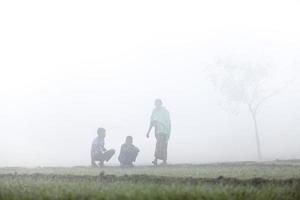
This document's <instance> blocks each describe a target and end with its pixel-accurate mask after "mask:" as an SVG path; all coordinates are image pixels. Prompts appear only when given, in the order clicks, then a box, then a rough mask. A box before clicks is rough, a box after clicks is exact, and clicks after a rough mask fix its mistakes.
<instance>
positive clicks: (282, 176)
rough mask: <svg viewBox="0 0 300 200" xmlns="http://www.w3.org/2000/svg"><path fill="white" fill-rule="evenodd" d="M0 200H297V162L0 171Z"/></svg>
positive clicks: (299, 166) (299, 188) (299, 177)
mask: <svg viewBox="0 0 300 200" xmlns="http://www.w3.org/2000/svg"><path fill="white" fill-rule="evenodd" d="M0 199H122V200H124V199H249V200H250V199H251V200H252V199H264V200H265V199H278V200H279V199H280V200H282V199H283V200H284V199H300V161H277V162H262V163H255V162H240V163H217V164H205V165H171V166H168V167H158V168H154V167H149V166H139V167H136V168H134V169H121V168H119V167H105V168H102V169H92V168H88V167H73V168H0Z"/></svg>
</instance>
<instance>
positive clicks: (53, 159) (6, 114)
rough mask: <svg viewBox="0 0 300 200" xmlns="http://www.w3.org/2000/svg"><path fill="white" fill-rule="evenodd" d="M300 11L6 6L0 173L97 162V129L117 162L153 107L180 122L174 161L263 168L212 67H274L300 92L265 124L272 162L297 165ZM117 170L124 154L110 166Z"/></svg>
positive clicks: (289, 94) (292, 0)
mask: <svg viewBox="0 0 300 200" xmlns="http://www.w3.org/2000/svg"><path fill="white" fill-rule="evenodd" d="M299 10H300V2H299V1H297V0H288V1H264V0H261V1H258V0H254V1H253V0H252V1H233V0H229V1H216V0H215V1H206V2H198V1H181V2H180V1H151V2H142V1H109V2H107V1H103V2H102V1H100V2H99V1H51V2H44V1H43V2H41V1H26V2H25V1H5V2H3V1H1V2H0V67H1V71H0V95H1V96H0V97H1V98H0V136H1V139H0V166H74V165H89V164H90V157H89V152H90V146H91V142H92V140H93V138H94V137H95V136H96V131H97V128H98V127H105V128H106V130H107V137H106V146H107V148H114V149H116V150H117V153H118V151H119V149H120V146H121V144H122V143H123V142H124V140H125V137H126V136H127V135H132V136H133V137H134V143H135V144H136V145H137V146H138V147H139V148H140V149H141V152H140V155H139V157H138V159H137V164H148V163H150V162H151V161H152V159H153V152H154V145H155V139H154V137H153V136H154V135H153V132H152V135H151V136H152V137H151V138H150V139H147V138H146V137H145V135H146V131H147V128H148V125H149V118H150V114H151V111H152V109H153V102H154V99H155V98H161V99H162V100H163V102H164V104H165V106H166V107H167V108H168V109H169V111H170V113H171V120H172V133H171V139H170V143H169V162H170V163H203V162H219V161H235V160H255V159H256V147H255V137H254V132H253V131H254V130H253V127H252V121H251V118H250V116H249V113H248V111H247V108H243V107H241V109H240V113H239V115H233V114H232V113H230V112H227V111H226V110H224V108H222V106H221V105H220V104H221V102H222V101H223V96H222V95H221V94H220V93H219V92H218V91H217V90H215V88H214V87H213V85H212V83H211V82H209V80H208V79H207V74H206V73H205V70H204V69H205V68H206V67H207V66H209V65H211V64H213V63H214V62H216V60H217V59H218V58H225V59H230V60H235V59H242V60H247V61H256V62H259V61H265V60H267V61H268V62H269V63H271V64H272V67H273V72H274V74H275V75H274V77H273V80H274V82H277V83H280V82H282V81H284V80H290V79H294V82H293V84H291V85H290V86H289V87H288V88H286V89H285V90H284V91H282V92H281V93H280V94H279V95H277V96H275V97H273V98H272V99H270V100H269V101H268V102H266V104H265V105H264V106H263V108H262V112H261V113H260V114H259V116H258V120H259V128H260V131H261V135H260V137H261V145H262V153H263V156H264V158H265V159H277V158H278V159H290V158H300V145H299V141H300V124H299V121H300V81H299V80H298V79H297V78H298V75H299V73H300V37H299V35H300V27H299V25H298V24H299V19H300V13H299ZM112 163H113V164H116V163H117V155H115V156H114V157H113V159H112Z"/></svg>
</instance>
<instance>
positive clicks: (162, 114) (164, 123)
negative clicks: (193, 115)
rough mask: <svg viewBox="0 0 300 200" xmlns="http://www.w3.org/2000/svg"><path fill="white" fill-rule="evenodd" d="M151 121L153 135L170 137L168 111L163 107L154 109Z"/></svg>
mask: <svg viewBox="0 0 300 200" xmlns="http://www.w3.org/2000/svg"><path fill="white" fill-rule="evenodd" d="M151 121H152V122H154V124H155V133H161V134H166V135H168V138H169V137H170V133H171V120H170V114H169V111H168V110H167V109H166V108H164V107H159V108H154V109H153V111H152V115H151Z"/></svg>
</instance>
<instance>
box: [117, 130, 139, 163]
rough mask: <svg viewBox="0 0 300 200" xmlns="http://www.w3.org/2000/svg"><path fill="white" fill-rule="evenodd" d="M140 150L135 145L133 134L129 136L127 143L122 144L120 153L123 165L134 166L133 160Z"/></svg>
mask: <svg viewBox="0 0 300 200" xmlns="http://www.w3.org/2000/svg"><path fill="white" fill-rule="evenodd" d="M139 151H140V150H139V149H138V148H137V147H136V146H134V145H133V138H132V136H127V137H126V141H125V143H124V144H123V145H122V146H121V150H120V155H119V161H120V164H121V167H133V162H135V160H136V157H137V155H138V153H139Z"/></svg>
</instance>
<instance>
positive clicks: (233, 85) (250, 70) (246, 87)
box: [206, 60, 287, 160]
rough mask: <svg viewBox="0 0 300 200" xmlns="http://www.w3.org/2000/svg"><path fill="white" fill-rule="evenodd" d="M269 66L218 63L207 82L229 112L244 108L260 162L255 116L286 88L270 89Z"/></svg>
mask: <svg viewBox="0 0 300 200" xmlns="http://www.w3.org/2000/svg"><path fill="white" fill-rule="evenodd" d="M270 69H271V68H270V65H268V64H263V65H262V64H257V63H249V62H246V63H245V62H244V63H241V62H238V61H237V62H230V61H227V62H221V61H220V60H219V61H217V62H216V64H214V65H210V66H209V67H208V68H207V70H206V71H207V72H208V75H209V79H210V80H211V81H212V83H213V84H214V86H215V87H216V88H217V89H218V90H219V91H220V92H221V93H222V94H223V95H224V96H225V97H226V102H227V105H229V106H230V107H229V108H230V110H231V111H233V112H235V113H237V110H238V107H239V105H246V106H247V107H248V110H249V111H250V114H251V118H252V120H253V126H254V133H255V139H256V147H257V156H258V159H259V160H261V159H262V152H261V144H260V135H259V128H258V123H257V115H258V113H259V111H260V110H261V107H262V105H263V104H264V103H265V102H266V101H267V100H268V99H270V98H271V97H273V96H275V95H276V94H278V93H279V92H280V91H281V90H282V89H283V88H284V87H286V86H287V84H282V86H281V87H277V88H276V89H272V87H269V82H270Z"/></svg>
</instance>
